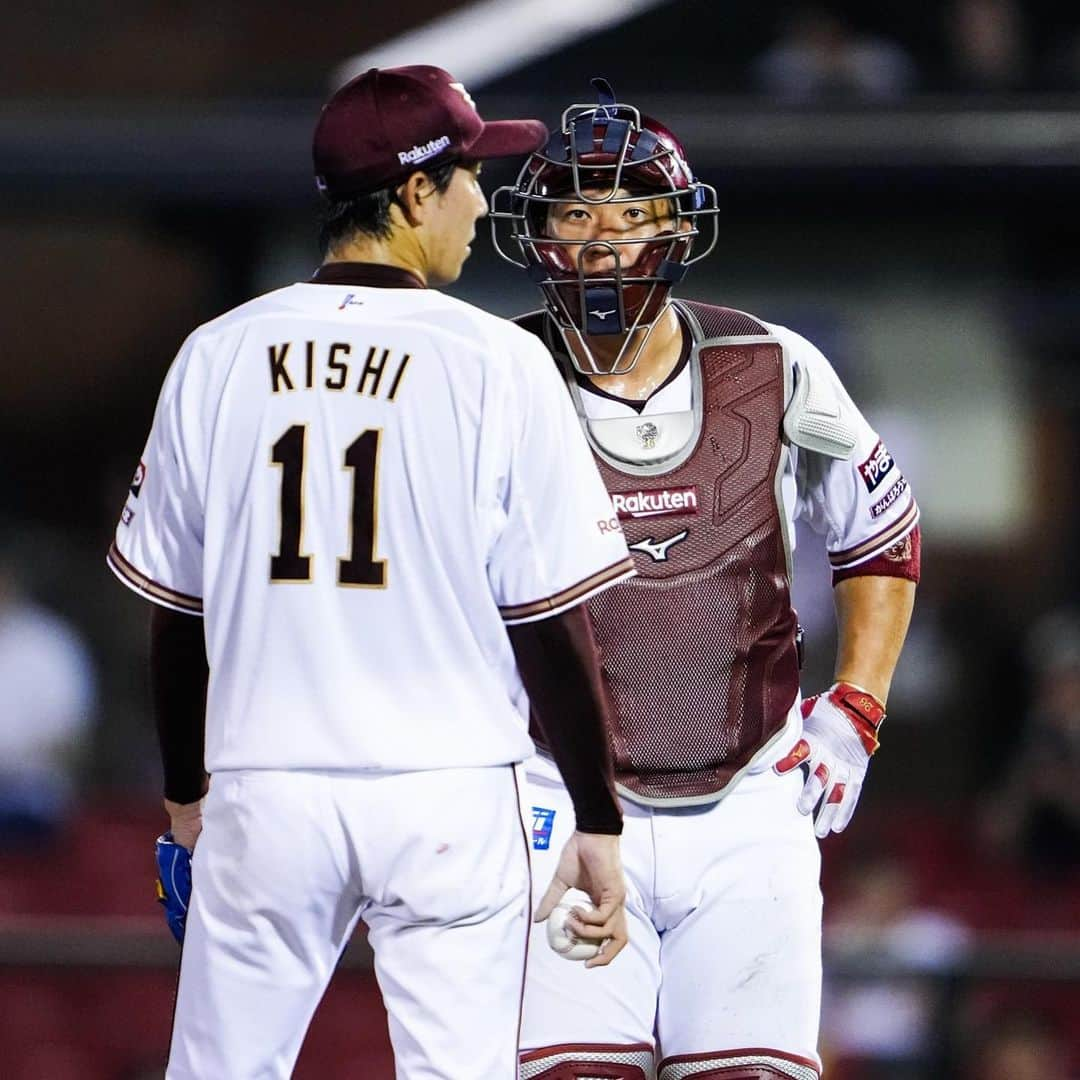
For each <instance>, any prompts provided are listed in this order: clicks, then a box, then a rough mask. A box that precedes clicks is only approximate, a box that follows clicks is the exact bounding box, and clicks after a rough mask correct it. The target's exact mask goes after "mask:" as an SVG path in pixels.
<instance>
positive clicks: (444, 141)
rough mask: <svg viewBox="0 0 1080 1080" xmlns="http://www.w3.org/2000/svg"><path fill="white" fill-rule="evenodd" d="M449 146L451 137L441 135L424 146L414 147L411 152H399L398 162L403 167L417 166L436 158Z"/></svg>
mask: <svg viewBox="0 0 1080 1080" xmlns="http://www.w3.org/2000/svg"><path fill="white" fill-rule="evenodd" d="M449 145H450V136H449V135H440V136H439V137H438V138H437V139H432V140H431V142H426V143H424V145H423V146H414V147H413V148H412V149H411V150H399V151H398V156H397V157H398V161H400V162H401V164H402V165H416V164H417V163H418V162H421V161H427V159H428V158H432V157H434V156H435V155H436V154H438V153H439V152H440V151H442V150H445V149H446V148H447V147H448V146H449Z"/></svg>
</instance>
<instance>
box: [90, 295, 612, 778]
mask: <svg viewBox="0 0 1080 1080" xmlns="http://www.w3.org/2000/svg"><path fill="white" fill-rule="evenodd" d="M611 516H612V512H611V501H610V498H609V497H608V495H607V492H606V491H605V489H604V486H603V484H602V482H601V480H600V478H599V476H598V475H597V472H596V468H595V466H594V465H593V461H592V458H591V454H590V452H589V451H588V449H587V447H586V444H585V440H584V438H583V436H582V433H581V431H580V429H579V425H578V422H577V418H576V417H575V415H574V412H573V409H572V407H571V404H570V401H569V399H568V398H567V395H566V392H565V388H564V386H563V384H562V381H561V379H560V377H559V375H558V373H557V369H556V367H555V365H554V364H553V362H552V360H551V357H550V355H548V353H547V351H546V350H545V349H544V347H543V346H542V345H541V344H540V343H539V342H538V341H537V340H536V339H535V338H534V337H533V336H532V335H530V334H528V333H526V332H525V331H523V330H521V329H519V328H518V327H516V326H514V325H513V324H511V323H509V322H506V321H504V320H502V319H498V318H495V317H494V316H491V315H488V314H486V313H484V312H482V311H480V310H478V309H476V308H474V307H472V306H470V305H468V304H465V303H463V302H462V301H459V300H455V299H452V298H450V297H447V296H444V295H441V294H440V293H438V292H434V291H430V290H426V289H419V288H393V289H378V288H370V287H364V286H357V285H335V284H312V283H304V284H296V285H292V286H289V287H287V288H284V289H281V290H278V291H276V292H273V293H270V294H268V295H266V296H263V297H260V298H258V299H256V300H253V301H251V302H250V303H247V304H244V305H242V306H240V307H238V308H236V309H234V310H233V311H231V312H229V313H227V314H225V315H223V316H222V317H221V318H219V319H217V320H215V321H213V322H211V323H208V324H207V325H205V326H203V327H201V328H199V329H198V330H196V331H195V332H194V333H193V334H192V335H191V336H190V337H189V338H188V340H187V341H186V342H185V343H184V345H183V347H182V349H181V351H180V353H179V355H178V357H177V358H176V360H175V362H174V364H173V366H172V368H171V369H170V371H169V373H168V375H167V377H166V379H165V383H164V386H163V388H162V391H161V397H160V400H159V402H158V406H157V411H156V414H155V417H154V423H153V428H152V430H151V433H150V438H149V441H148V443H147V446H146V450H145V451H144V453H143V457H142V461H141V463H140V465H139V468H138V471H137V473H136V477H135V480H134V482H133V483H132V487H131V495H130V498H129V499H128V501H127V504H126V506H125V507H124V511H123V515H122V519H121V522H120V524H119V526H118V528H117V532H116V540H115V543H114V545H113V547H112V549H111V551H110V553H109V564H110V566H111V567H112V569H113V570H114V571H115V572H116V573H117V574H118V576H119V577H120V578H121V580H122V581H124V582H125V583H127V584H128V585H130V586H131V587H132V588H134V589H135V590H137V591H138V592H140V593H141V594H142V595H144V596H146V597H148V598H149V599H151V600H153V601H155V602H157V603H159V604H164V605H165V606H167V607H171V608H175V609H177V610H179V611H187V612H191V613H195V614H197V613H200V612H201V613H203V614H204V615H205V616H206V644H207V655H208V659H209V665H210V673H211V674H210V686H209V695H208V701H207V716H206V767H207V769H208V771H210V772H218V771H219V770H229V769H338V770H376V769H377V770H385V771H394V770H419V769H435V768H451V767H474V766H486V765H499V764H507V763H513V762H518V761H521V760H523V759H525V758H526V757H528V756H529V755H530V754H531V753H532V744H531V742H530V740H529V738H528V735H527V732H526V719H525V717H526V712H527V707H526V699H525V694H524V691H523V689H522V686H521V683H520V680H519V678H518V675H517V669H516V665H515V662H514V656H513V653H512V650H511V647H510V644H509V641H508V638H507V634H506V631H505V625H506V624H507V623H514V622H524V621H528V620H530V619H535V618H542V617H545V616H548V615H551V614H554V613H556V612H558V611H561V610H563V609H564V608H567V607H569V606H571V605H573V604H576V603H578V602H580V601H581V600H583V599H585V598H587V597H588V596H590V595H592V594H593V593H594V592H596V591H598V590H599V589H602V588H604V587H606V586H607V585H610V584H612V583H614V582H615V581H618V580H621V579H622V578H624V577H626V576H628V575H630V574H632V573H633V564H632V562H631V561H630V559H629V557H628V553H627V550H626V546H625V542H624V540H623V538H622V535H621V533H619V532H618V531H616V530H612V529H611V527H610V518H611Z"/></svg>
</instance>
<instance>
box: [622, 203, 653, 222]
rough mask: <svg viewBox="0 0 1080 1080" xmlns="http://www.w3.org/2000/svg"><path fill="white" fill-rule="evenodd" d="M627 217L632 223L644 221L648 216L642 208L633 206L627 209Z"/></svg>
mask: <svg viewBox="0 0 1080 1080" xmlns="http://www.w3.org/2000/svg"><path fill="white" fill-rule="evenodd" d="M626 216H627V217H628V218H629V219H630V220H631V221H644V220H645V219H646V218H647V217H648V214H646V213H645V211H644V210H642V208H641V207H640V206H631V207H628V208H627V210H626Z"/></svg>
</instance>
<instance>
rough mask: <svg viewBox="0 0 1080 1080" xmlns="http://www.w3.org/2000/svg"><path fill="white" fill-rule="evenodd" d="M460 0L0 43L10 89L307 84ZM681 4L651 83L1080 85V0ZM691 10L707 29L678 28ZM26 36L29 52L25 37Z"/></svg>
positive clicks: (89, 26)
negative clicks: (1078, 1)
mask: <svg viewBox="0 0 1080 1080" xmlns="http://www.w3.org/2000/svg"><path fill="white" fill-rule="evenodd" d="M465 4H466V0H457V2H456V3H445V2H442V0H416V2H415V3H414V4H412V5H410V6H409V9H408V10H407V12H406V11H403V10H396V9H390V8H386V7H383V6H380V5H370V4H365V5H357V4H351V3H345V2H344V0H328V2H327V3H324V4H323V5H321V8H320V18H319V19H313V18H311V17H310V14H309V12H307V11H306V10H305V9H303V8H302V7H296V6H295V5H286V4H283V3H268V4H265V3H264V4H256V3H254V2H253V0H233V2H232V3H229V4H224V5H223V4H209V3H195V4H185V5H181V6H176V5H170V4H165V3H162V2H160V0H151V2H149V3H145V4H138V5H136V4H129V3H118V4H110V5H103V6H101V8H100V9H97V10H95V9H91V12H90V14H89V16H84V15H83V14H82V13H81V12H80V11H79V9H77V8H76V7H74V6H71V7H68V8H66V9H65V8H64V7H63V6H60V7H56V6H46V7H40V8H39V7H33V6H28V7H26V8H24V9H22V10H20V11H18V12H13V13H12V14H13V20H14V21H13V26H12V33H11V34H10V35H9V36H8V37H7V38H6V40H5V41H3V42H0V60H2V61H3V62H2V63H0V88H2V89H3V90H4V92H5V93H6V94H8V95H10V96H17V97H32V96H38V95H41V96H63V95H66V94H71V93H80V92H81V93H88V94H91V95H98V96H105V97H109V98H125V97H132V96H152V97H156V98H167V97H171V96H178V95H190V96H194V97H215V96H227V95H239V96H244V97H250V96H252V95H257V94H262V93H272V94H277V95H280V94H283V93H284V94H309V93H310V92H311V87H312V86H313V85H317V84H319V83H321V81H322V80H324V79H325V77H326V72H327V71H328V70H330V68H331V67H332V65H333V63H334V62H337V61H341V60H344V59H345V58H347V57H348V56H350V55H352V54H354V53H355V52H356V51H357V49H358V48H359V47H367V48H370V47H372V46H376V45H378V43H380V42H381V41H384V40H387V39H389V38H391V37H393V36H394V35H395V34H396V33H401V32H403V31H407V30H410V29H412V28H413V27H415V26H417V25H420V24H422V23H423V22H425V21H426V20H429V19H433V18H437V17H439V16H442V15H446V14H447V13H448V12H450V11H452V10H453V9H455V8H460V7H464V6H465ZM677 7H678V9H679V11H678V14H677V16H676V17H674V18H668V17H667V16H665V14H664V9H663V8H662V7H661V8H660V9H658V10H657V12H656V13H655V14H653V15H647V16H645V17H643V21H644V20H645V19H648V18H651V19H652V20H653V21H652V22H650V23H649V34H648V37H649V40H650V43H651V45H652V47H653V50H654V54H655V56H656V57H662V56H665V55H666V54H665V53H664V52H663V49H664V45H665V42H664V40H663V39H664V36H665V33H666V34H667V35H669V36H672V37H674V39H675V40H676V41H677V44H678V50H677V52H672V53H671V55H670V59H671V62H670V63H666V64H665V65H664V67H665V73H666V79H667V81H668V85H666V86H664V87H658V89H664V90H667V91H672V90H678V89H681V88H682V87H681V86H680V85H679V80H680V76H681V77H682V78H683V79H686V78H691V79H692V78H693V74H694V72H695V70H697V71H700V70H701V61H702V60H703V59H704V56H705V51H706V50H708V51H710V52H711V53H712V54H713V55H714V56H715V57H717V58H718V59H720V60H721V61H722V62H723V68H724V70H723V71H718V72H717V73H716V77H717V78H718V79H719V80H722V81H723V87H722V88H723V89H724V90H725V91H734V92H742V93H755V92H756V93H764V94H766V95H769V96H772V97H775V98H777V99H779V100H781V101H784V102H788V103H814V102H821V101H853V102H867V103H874V102H877V103H893V102H896V101H898V100H900V99H902V98H903V97H905V96H906V95H909V94H912V93H922V92H925V93H957V92H959V93H965V94H995V93H996V94H1001V93H1009V92H1069V91H1075V90H1077V89H1080V17H1078V15H1077V12H1076V9H1075V5H1068V4H1060V3H1056V2H1053V0H1025V2H1020V0H943V2H942V3H939V4H900V3H898V2H896V0H884V2H882V3H879V4H873V5H867V4H860V3H858V2H856V0H757V2H750V0H726V2H725V3H724V4H722V5H717V4H714V3H710V2H707V0H682V2H681V3H680V4H678V5H677ZM666 19H667V26H666V27H665V20H666ZM688 23H693V24H695V25H697V26H698V27H699V28H700V30H701V31H702V33H701V34H696V35H694V36H693V37H692V38H691V37H688V36H687V35H686V34H684V33H682V32H681V28H682V27H683V26H685V25H687V24H688ZM27 40H33V41H35V43H36V49H35V50H28V49H25V48H23V43H25V42H26V41H27ZM590 44H593V45H595V44H596V43H590ZM597 51H599V50H597ZM680 58H681V60H682V62H681V63H678V64H677V66H675V65H676V61H677V60H678V59H680ZM61 60H62V61H63V62H60V61H61ZM43 61H44V62H43ZM50 61H52V62H50ZM544 65H545V67H548V68H550V58H545V60H544ZM631 77H632V76H631ZM687 86H688V87H693V83H687Z"/></svg>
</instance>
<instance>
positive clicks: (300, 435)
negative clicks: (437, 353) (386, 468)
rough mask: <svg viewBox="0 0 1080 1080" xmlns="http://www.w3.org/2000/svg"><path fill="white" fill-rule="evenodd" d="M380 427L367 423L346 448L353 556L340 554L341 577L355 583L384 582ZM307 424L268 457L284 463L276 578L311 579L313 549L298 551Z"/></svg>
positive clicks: (273, 559)
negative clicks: (378, 550)
mask: <svg viewBox="0 0 1080 1080" xmlns="http://www.w3.org/2000/svg"><path fill="white" fill-rule="evenodd" d="M381 437H382V429H381V428H368V429H367V430H366V431H364V432H362V433H361V434H360V435H358V436H357V437H356V438H355V439H354V440H353V441H352V442H351V443H350V444H349V446H348V447H347V448H346V450H345V468H346V469H349V470H351V471H352V477H353V483H352V513H351V515H350V529H349V533H350V541H349V557H348V558H344V559H343V558H339V559H338V573H337V583H338V585H343V586H346V587H352V588H361V589H384V588H386V560H385V559H376V558H375V539H376V532H377V528H378V521H379V517H378V515H379V441H380V439H381ZM306 439H307V425H306V424H293V425H292V427H290V428H289V429H288V430H287V431H286V432H285V433H284V434H283V435H282V436H281V438H280V439H278V441H277V442H276V443H274V447H273V452H272V453H271V455H270V460H271V461H272V462H273V464H274V465H276V466H280V468H281V504H280V511H281V513H280V520H281V536H280V538H279V540H278V553H277V554H276V555H271V556H270V581H271V583H272V584H281V583H286V582H308V581H311V580H312V576H311V562H312V556H311V555H302V554H301V553H300V549H301V545H302V542H303V537H304V465H305V463H306V454H305V450H306Z"/></svg>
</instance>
